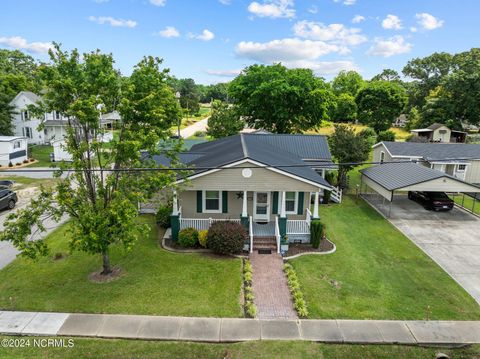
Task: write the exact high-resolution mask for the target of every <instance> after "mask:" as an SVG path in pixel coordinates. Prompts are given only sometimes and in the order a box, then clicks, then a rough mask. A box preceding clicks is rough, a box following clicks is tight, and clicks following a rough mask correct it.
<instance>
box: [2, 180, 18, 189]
mask: <svg viewBox="0 0 480 359" xmlns="http://www.w3.org/2000/svg"><path fill="white" fill-rule="evenodd" d="M14 184H15V182H14V181H10V180H2V181H0V189H4V188H12V186H13V185H14Z"/></svg>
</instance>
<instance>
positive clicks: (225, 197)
mask: <svg viewBox="0 0 480 359" xmlns="http://www.w3.org/2000/svg"><path fill="white" fill-rule="evenodd" d="M222 213H228V191H222Z"/></svg>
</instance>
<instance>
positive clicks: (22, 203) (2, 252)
mask: <svg viewBox="0 0 480 359" xmlns="http://www.w3.org/2000/svg"><path fill="white" fill-rule="evenodd" d="M38 193H39V191H38V188H36V187H34V188H26V189H23V190H19V191H17V195H18V202H17V205H16V206H15V209H13V211H18V210H19V209H22V208H25V207H26V206H27V205H28V204H29V203H30V199H31V198H32V197H34V196H36V195H38ZM10 213H12V210H1V211H0V231H1V230H3V224H4V223H5V220H6V219H7V216H8V215H9V214H10ZM67 219H68V217H67V216H64V217H63V218H62V219H61V220H60V222H55V221H54V220H52V219H47V220H46V221H45V222H44V225H45V229H46V232H44V233H42V234H38V233H37V234H35V235H34V236H33V237H32V240H38V239H40V238H43V237H45V236H47V235H48V234H49V233H51V232H52V231H54V230H55V229H56V228H57V227H58V226H60V225H61V224H63V223H64V222H65V221H66V220H67ZM18 253H19V252H18V250H17V249H16V248H15V247H14V246H13V245H12V244H11V243H10V242H3V241H1V242H0V269H2V268H4V267H6V266H7V265H8V264H10V263H11V262H12V261H13V260H15V258H16V257H17V254H18Z"/></svg>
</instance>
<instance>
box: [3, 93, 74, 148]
mask: <svg viewBox="0 0 480 359" xmlns="http://www.w3.org/2000/svg"><path fill="white" fill-rule="evenodd" d="M39 100H40V97H39V96H38V95H36V94H34V93H33V92H30V91H21V92H19V93H18V95H17V96H15V98H14V99H13V100H12V101H11V102H10V104H11V105H12V106H13V107H14V109H15V110H14V111H15V114H14V116H13V121H12V125H13V132H14V134H15V135H16V136H24V137H26V138H27V139H28V143H29V144H37V145H40V144H48V143H50V142H52V141H53V140H57V139H62V138H63V137H64V135H65V134H66V133H67V131H66V127H67V121H68V119H67V118H66V117H64V116H62V115H61V114H60V113H59V112H56V111H53V112H51V113H45V114H44V115H43V118H36V117H34V116H33V115H32V114H31V113H30V112H29V111H28V106H29V105H35V104H36V103H37V102H38V101H39ZM42 122H43V123H44V125H45V127H44V129H43V130H39V129H38V126H39V125H40V124H41V123H42Z"/></svg>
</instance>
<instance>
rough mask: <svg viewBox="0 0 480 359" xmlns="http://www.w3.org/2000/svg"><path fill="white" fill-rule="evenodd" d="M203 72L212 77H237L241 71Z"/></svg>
mask: <svg viewBox="0 0 480 359" xmlns="http://www.w3.org/2000/svg"><path fill="white" fill-rule="evenodd" d="M205 72H206V73H207V74H209V75H212V76H219V77H235V76H238V75H239V74H240V72H242V70H205Z"/></svg>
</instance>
